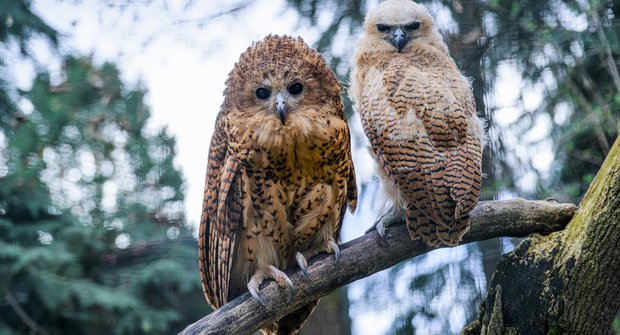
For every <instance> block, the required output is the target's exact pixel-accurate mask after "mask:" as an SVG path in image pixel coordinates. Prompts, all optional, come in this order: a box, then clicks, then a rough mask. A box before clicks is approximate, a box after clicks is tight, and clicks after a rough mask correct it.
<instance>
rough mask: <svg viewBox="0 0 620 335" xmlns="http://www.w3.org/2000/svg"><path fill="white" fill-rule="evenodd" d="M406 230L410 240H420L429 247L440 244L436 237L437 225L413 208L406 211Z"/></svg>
mask: <svg viewBox="0 0 620 335" xmlns="http://www.w3.org/2000/svg"><path fill="white" fill-rule="evenodd" d="M407 228H408V229H409V237H411V239H412V240H420V239H421V240H422V242H424V243H426V245H427V246H429V247H431V248H432V247H434V246H436V245H439V244H441V240H440V239H439V238H438V237H437V233H436V231H437V224H436V223H435V222H434V221H432V220H430V219H429V218H428V216H426V215H424V214H423V213H422V211H420V210H419V209H417V208H416V207H414V206H410V207H409V208H408V209H407Z"/></svg>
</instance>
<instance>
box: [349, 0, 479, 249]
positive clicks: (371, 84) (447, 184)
mask: <svg viewBox="0 0 620 335" xmlns="http://www.w3.org/2000/svg"><path fill="white" fill-rule="evenodd" d="M364 29H365V32H364V34H363V37H362V38H361V40H360V41H359V42H358V45H357V49H356V52H355V56H354V60H353V71H352V72H351V87H350V90H349V94H350V96H351V98H352V100H353V103H354V109H355V110H356V111H358V112H359V113H360V116H361V119H362V124H363V127H364V132H365V133H366V136H368V138H369V139H370V143H371V146H372V150H373V153H374V154H375V157H376V159H377V162H378V164H379V166H380V167H381V173H382V174H383V177H384V178H383V179H384V184H385V186H386V189H387V190H388V194H389V195H390V197H391V199H392V200H393V202H394V203H395V206H396V207H397V208H401V209H403V210H404V212H405V213H406V220H407V226H408V228H409V233H410V235H411V238H412V239H418V238H421V239H422V240H423V241H424V242H425V243H426V244H427V245H429V246H434V245H440V244H445V245H457V244H458V243H459V241H460V240H461V237H462V236H463V235H464V234H465V233H466V232H467V231H468V230H469V213H470V211H471V210H472V209H473V207H474V206H475V205H476V203H477V201H478V198H479V195H480V187H481V174H482V171H481V161H482V158H481V155H482V145H483V142H484V134H483V126H482V123H481V121H480V120H479V119H478V117H477V116H476V107H475V101H474V97H473V94H472V91H471V86H470V84H469V82H468V81H467V79H466V78H465V77H464V76H463V75H462V74H461V73H460V71H459V70H458V68H457V67H456V65H455V63H454V61H453V60H452V58H451V57H450V55H449V54H448V48H447V46H446V44H445V43H444V42H443V40H442V38H441V36H440V35H439V33H438V32H437V29H436V28H435V27H434V23H433V19H432V18H431V16H430V15H429V14H428V11H427V10H426V8H425V7H424V6H422V5H419V4H417V3H415V2H412V1H409V0H388V1H385V2H382V3H381V4H379V5H378V6H377V7H375V8H374V9H372V10H371V11H370V12H369V13H368V15H367V16H366V20H365V23H364Z"/></svg>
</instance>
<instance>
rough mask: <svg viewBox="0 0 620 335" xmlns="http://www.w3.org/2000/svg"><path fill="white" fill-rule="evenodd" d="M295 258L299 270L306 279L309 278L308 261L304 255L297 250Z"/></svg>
mask: <svg viewBox="0 0 620 335" xmlns="http://www.w3.org/2000/svg"><path fill="white" fill-rule="evenodd" d="M295 260H296V261H297V265H298V266H299V268H300V269H301V272H302V273H303V274H304V276H305V277H306V279H310V276H308V269H307V267H308V261H307V260H306V257H304V255H303V254H302V253H301V252H299V251H298V252H296V253H295Z"/></svg>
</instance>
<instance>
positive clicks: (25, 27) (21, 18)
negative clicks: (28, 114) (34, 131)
mask: <svg viewBox="0 0 620 335" xmlns="http://www.w3.org/2000/svg"><path fill="white" fill-rule="evenodd" d="M34 36H39V37H45V38H46V39H47V40H48V41H50V42H51V43H52V45H57V43H58V33H57V32H56V31H55V30H54V29H52V28H51V27H50V26H48V25H47V24H46V23H45V22H43V21H42V20H41V19H40V18H39V17H38V16H36V15H34V14H33V13H32V11H31V10H30V3H29V2H24V1H14V0H0V127H2V128H4V130H5V131H7V130H8V129H10V128H7V125H8V124H9V123H11V122H14V121H15V119H16V118H20V117H21V112H20V111H19V109H18V108H17V106H16V104H15V99H14V98H15V96H16V91H15V88H14V87H13V86H12V85H10V84H9V83H10V80H9V78H7V77H6V71H5V69H4V67H5V66H6V64H5V59H6V54H7V51H8V50H7V49H8V48H9V45H12V44H14V45H16V46H17V47H18V48H19V51H20V52H21V53H22V54H23V55H29V54H30V49H29V47H28V46H29V44H28V43H29V42H30V40H31V39H32V38H33V37H34Z"/></svg>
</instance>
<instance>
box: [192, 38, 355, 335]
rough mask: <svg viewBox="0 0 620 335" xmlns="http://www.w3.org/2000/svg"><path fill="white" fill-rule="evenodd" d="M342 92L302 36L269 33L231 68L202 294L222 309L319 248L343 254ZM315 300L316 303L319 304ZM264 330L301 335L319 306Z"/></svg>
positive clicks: (349, 170) (345, 144)
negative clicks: (300, 332) (309, 317)
mask: <svg viewBox="0 0 620 335" xmlns="http://www.w3.org/2000/svg"><path fill="white" fill-rule="evenodd" d="M341 91H342V86H341V85H340V83H339V82H338V79H337V78H336V75H335V74H334V73H333V72H332V71H331V70H330V68H329V67H328V66H327V64H326V63H325V60H324V59H323V57H322V56H321V55H320V54H319V53H318V52H316V51H315V50H313V49H311V48H310V47H308V45H306V44H305V43H304V41H303V40H302V39H301V38H292V37H287V36H267V37H266V38H265V39H263V40H262V41H260V42H257V43H254V44H253V45H252V46H251V47H249V48H248V49H247V50H246V51H245V52H244V53H243V54H242V55H241V57H240V59H239V61H238V62H237V64H235V67H234V68H233V70H232V71H231V72H230V74H229V77H228V80H227V81H226V89H225V90H224V96H225V98H224V103H223V105H222V107H221V110H220V113H219V115H218V117H217V121H216V125H215V131H214V133H213V137H212V139H211V147H210V150H209V162H208V167H207V176H206V185H205V193H204V202H203V213H202V219H201V223H200V235H199V262H200V274H201V279H202V285H203V290H204V294H205V297H206V299H207V301H208V302H209V304H210V305H211V306H212V307H213V308H218V307H220V306H222V305H223V304H225V303H226V302H228V301H229V300H231V299H233V298H235V297H236V296H238V295H240V294H241V293H243V292H244V291H245V290H246V289H248V290H249V291H250V293H251V294H252V296H253V297H254V298H255V299H256V300H257V301H258V302H259V303H261V304H262V305H265V302H264V301H263V299H262V298H260V296H259V285H260V284H261V283H262V282H263V281H264V280H266V279H274V280H275V281H276V282H277V283H278V284H279V285H280V286H281V287H283V288H286V287H288V289H289V299H290V297H291V296H292V295H294V287H293V284H292V282H291V280H290V279H289V278H288V276H287V275H286V274H285V273H284V272H283V271H284V270H286V269H287V268H289V267H292V266H295V264H298V265H299V266H300V267H301V268H302V270H303V271H304V273H305V274H306V276H307V272H306V267H307V263H306V259H307V258H309V257H312V256H314V255H316V254H318V253H320V252H334V253H335V255H336V261H337V258H338V254H339V249H338V236H339V232H340V227H341V224H342V220H343V217H344V211H345V208H346V207H347V205H348V207H349V209H350V210H351V211H353V210H354V209H355V205H356V199H357V191H356V186H355V172H354V170H353V164H352V161H351V145H350V138H349V128H348V126H347V123H346V119H345V115H344V113H343V109H342V108H343V105H342V99H341V97H340V92H341ZM317 302H318V301H317ZM317 302H314V303H311V304H309V305H308V306H305V307H302V308H301V309H299V310H298V311H296V312H293V313H292V314H289V315H286V316H285V317H283V318H282V319H280V320H279V321H277V322H275V323H274V324H273V325H270V326H269V327H267V328H264V329H263V332H264V333H266V334H295V333H296V332H297V331H298V330H299V328H301V325H302V324H303V322H304V321H305V319H306V318H307V317H308V316H309V315H310V313H311V312H312V310H313V309H314V307H315V306H316V303H317Z"/></svg>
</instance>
